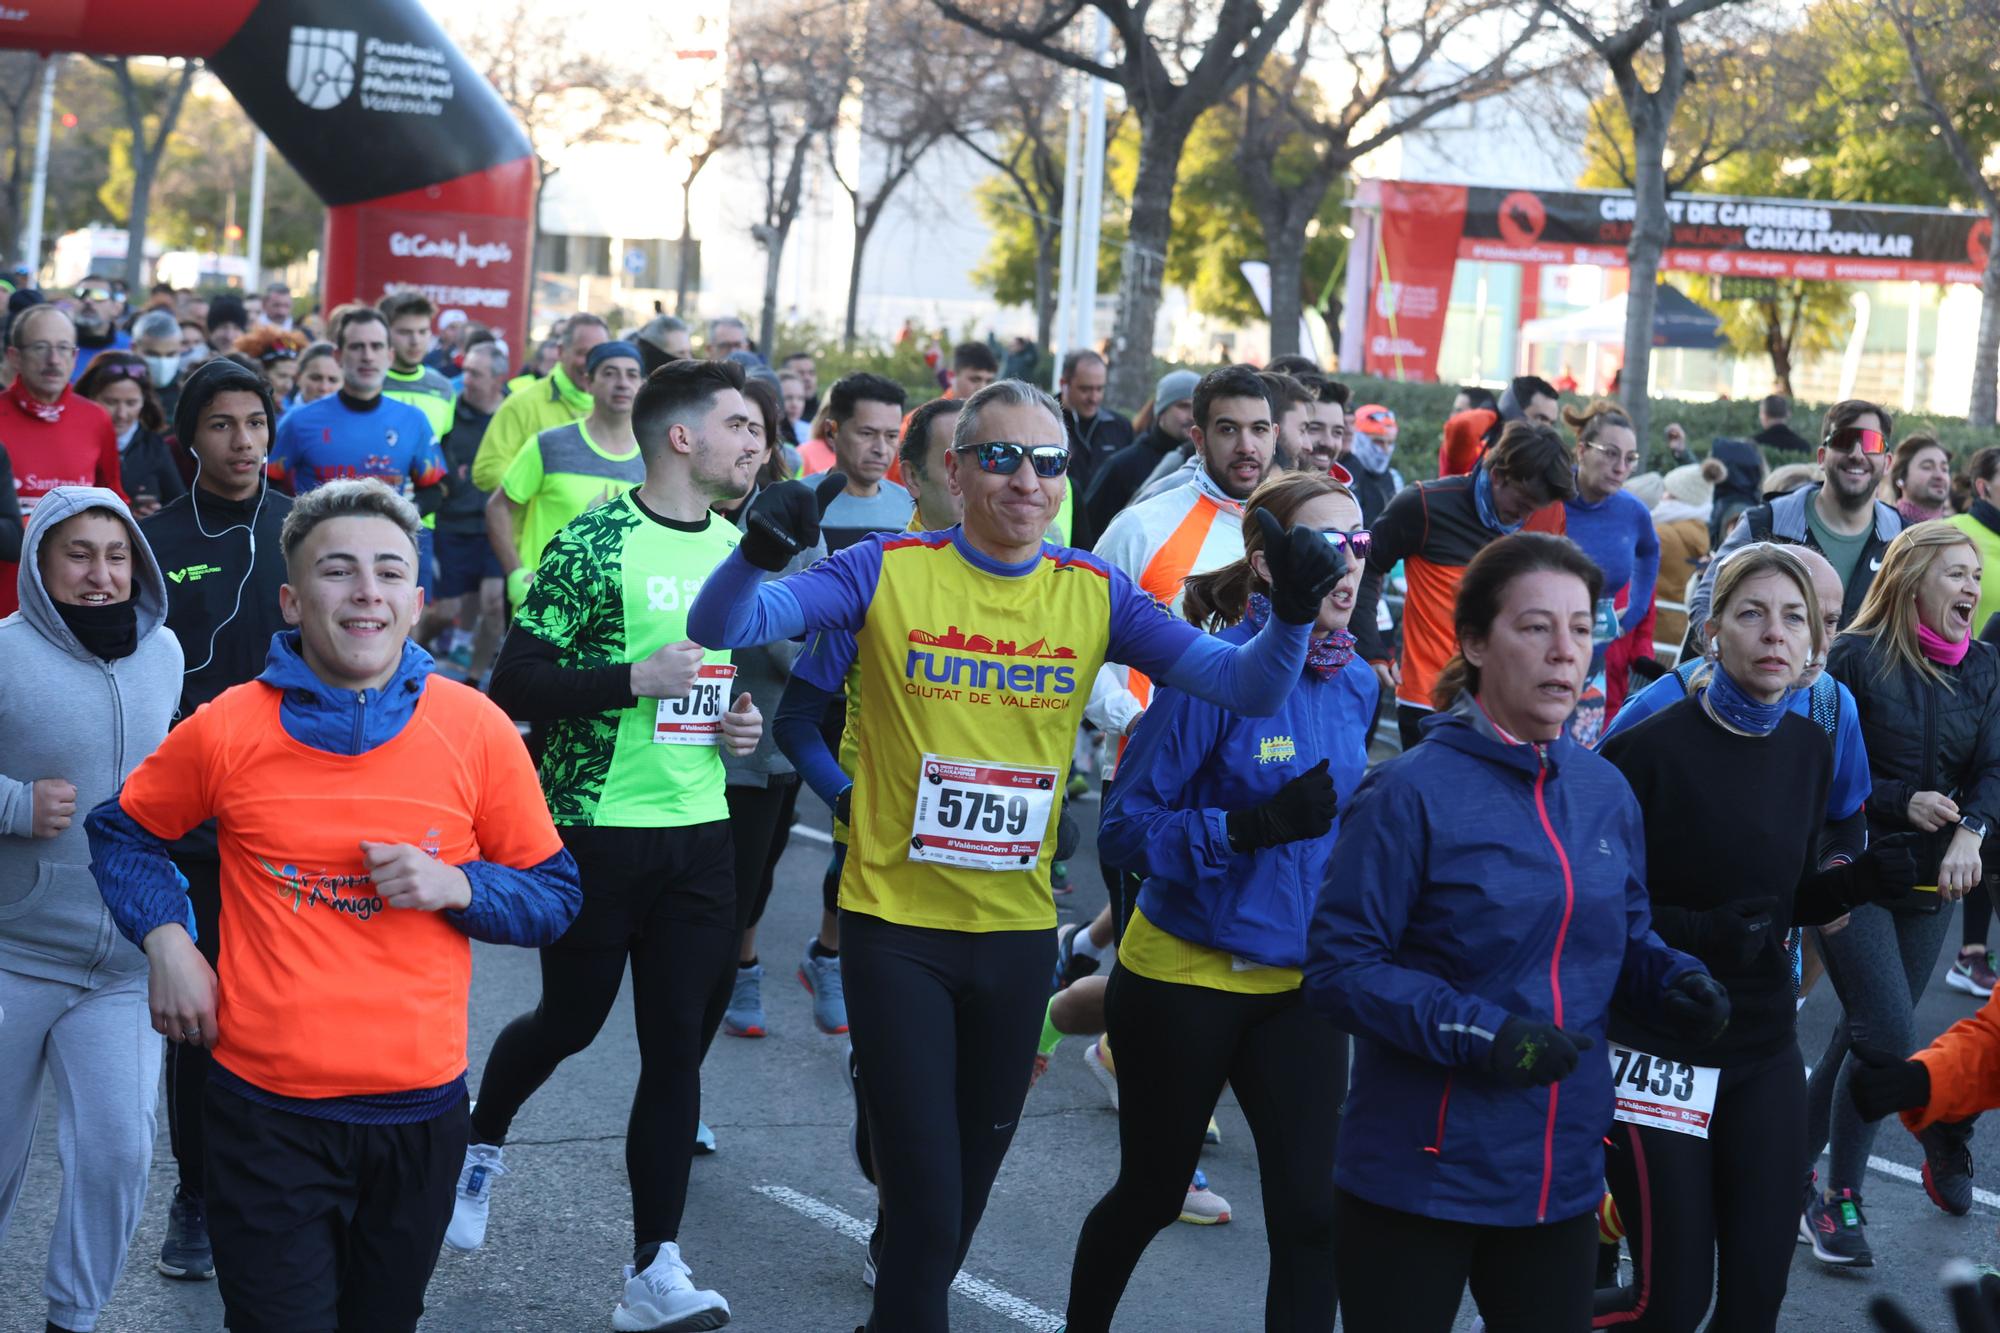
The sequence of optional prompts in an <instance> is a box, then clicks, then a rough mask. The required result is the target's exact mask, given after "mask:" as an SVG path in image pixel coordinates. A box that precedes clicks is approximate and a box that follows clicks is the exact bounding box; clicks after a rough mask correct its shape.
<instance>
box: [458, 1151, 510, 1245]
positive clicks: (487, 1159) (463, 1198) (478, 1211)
mask: <svg viewBox="0 0 2000 1333" xmlns="http://www.w3.org/2000/svg"><path fill="white" fill-rule="evenodd" d="M501 1151H502V1150H501V1149H499V1148H496V1147H494V1146H493V1145H492V1144H490V1143H472V1144H467V1145H466V1149H465V1165H464V1166H463V1167H461V1168H459V1172H458V1193H457V1196H456V1197H455V1198H453V1200H452V1203H451V1225H450V1226H448V1227H446V1228H445V1232H444V1243H445V1244H447V1245H449V1246H451V1248H453V1249H454V1250H476V1249H478V1248H479V1247H480V1245H481V1244H482V1243H483V1242H484V1241H485V1240H486V1211H487V1209H488V1208H490V1207H491V1206H492V1204H493V1179H494V1177H496V1176H504V1175H506V1174H507V1168H506V1167H504V1166H502V1165H501V1164H500V1153H501Z"/></svg>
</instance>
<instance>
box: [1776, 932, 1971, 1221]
mask: <svg viewBox="0 0 2000 1333" xmlns="http://www.w3.org/2000/svg"><path fill="white" fill-rule="evenodd" d="M1953 915H1954V914H1953V912H1952V911H1951V909H1950V908H1946V909H1945V910H1944V911H1941V912H1935V913H1922V912H1891V911H1889V910H1888V909H1887V908H1885V907H1881V906H1878V905H1876V904H1873V903H1871V904H1869V905H1868V906H1866V907H1857V908H1855V909H1854V911H1853V913H1852V914H1851V916H1850V919H1849V921H1848V925H1847V928H1846V929H1845V930H1840V931H1836V932H1835V933H1833V934H1831V935H1824V934H1823V935H1821V936H1820V938H1819V949H1820V955H1821V957H1823V958H1824V959H1825V960H1826V975H1827V980H1829V981H1831V982H1832V983H1833V990H1834V993H1835V994H1836V995H1838V996H1839V997H1840V1003H1841V1007H1842V1008H1843V1009H1844V1010H1845V1011H1846V1012H1845V1014H1844V1015H1843V1021H1841V1022H1839V1023H1836V1024H1834V1026H1833V1034H1832V1036H1831V1037H1830V1038H1829V1039H1828V1041H1827V1047H1826V1052H1825V1054H1823V1055H1822V1056H1821V1057H1820V1059H1819V1062H1818V1063H1817V1064H1815V1065H1814V1066H1813V1072H1812V1079H1811V1081H1810V1082H1809V1083H1808V1084H1807V1088H1806V1148H1807V1150H1808V1152H1810V1153H1811V1155H1812V1158H1813V1159H1817V1158H1818V1156H1819V1151H1820V1149H1821V1148H1822V1147H1824V1146H1828V1144H1829V1139H1830V1140H1831V1145H1830V1146H1831V1147H1832V1150H1833V1151H1832V1162H1831V1163H1830V1170H1829V1171H1828V1173H1827V1178H1826V1179H1825V1180H1822V1181H1821V1182H1820V1185H1821V1186H1822V1187H1823V1188H1826V1189H1831V1190H1832V1191H1834V1192H1835V1193H1839V1192H1840V1191H1841V1190H1844V1189H1851V1190H1853V1191H1854V1192H1855V1193H1856V1194H1859V1193H1861V1186H1862V1177H1863V1175H1864V1174H1866V1172H1867V1170H1868V1153H1869V1151H1870V1150H1871V1149H1872V1148H1873V1147H1874V1146H1875V1133H1876V1131H1877V1130H1879V1129H1880V1128H1881V1124H1880V1123H1879V1122H1877V1123H1875V1124H1870V1123H1869V1122H1868V1121H1866V1120H1863V1119H1862V1118H1861V1113H1860V1112H1859V1111H1857V1110H1855V1109H1854V1102H1853V1100H1852V1098H1851V1097H1850V1096H1849V1094H1848V1091H1847V1088H1848V1074H1849V1072H1850V1071H1849V1070H1848V1069H1846V1068H1845V1061H1846V1056H1847V1052H1848V1050H1849V1049H1850V1047H1851V1046H1852V1045H1853V1044H1854V1043H1856V1042H1859V1043H1861V1044H1862V1045H1866V1046H1871V1047H1874V1048H1876V1049H1878V1050H1880V1051H1882V1052H1884V1053H1885V1054H1888V1055H1899V1056H1906V1055H1913V1054H1915V1053H1916V1052H1917V1051H1918V1050H1919V1049H1920V1048H1921V1046H1922V1044H1923V1043H1921V1042H1920V1041H1919V1040H1918V1039H1917V1000H1918V999H1920V998H1921V997H1922V996H1923V993H1924V987H1925V986H1927V985H1929V984H1930V979H1931V974H1932V972H1933V971H1934V970H1935V969H1936V967H1937V961H1938V950H1939V949H1941V948H1942V947H1943V945H1944V937H1945V935H1946V934H1947V933H1948V932H1949V930H1950V928H1951V921H1952V917H1953Z"/></svg>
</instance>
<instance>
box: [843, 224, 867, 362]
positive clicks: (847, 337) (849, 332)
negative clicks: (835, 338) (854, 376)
mask: <svg viewBox="0 0 2000 1333" xmlns="http://www.w3.org/2000/svg"><path fill="white" fill-rule="evenodd" d="M874 230H875V221H874V219H873V218H870V219H868V220H867V221H865V222H864V221H863V220H862V219H861V218H860V217H858V216H857V217H856V218H855V219H854V256H853V258H851V259H849V260H848V261H847V318H846V322H845V323H844V324H842V325H841V331H840V347H841V350H842V351H844V352H851V351H853V350H854V326H855V314H856V312H857V311H858V310H859V309H860V308H861V260H862V257H863V255H864V254H865V253H866V252H867V250H868V237H869V235H870V233H872V232H873V231H874Z"/></svg>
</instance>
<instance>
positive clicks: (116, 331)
mask: <svg viewBox="0 0 2000 1333" xmlns="http://www.w3.org/2000/svg"><path fill="white" fill-rule="evenodd" d="M124 313H125V298H124V296H123V294H122V293H120V292H119V290H118V289H117V288H116V287H115V286H113V285H112V283H111V281H110V279H108V278H85V279H84V280H83V282H82V283H81V284H80V285H79V286H78V287H77V289H76V310H75V312H74V313H73V314H72V315H71V316H70V318H71V319H72V320H73V321H74V322H75V324H76V369H74V370H72V371H71V372H70V376H69V378H70V382H71V383H72V384H74V383H75V382H76V381H78V380H80V379H82V378H83V372H84V371H86V370H88V369H90V361H91V358H92V357H94V356H96V355H97V354H98V353H99V352H106V351H112V350H118V351H123V350H125V349H126V348H129V347H130V346H131V345H132V337H131V335H130V334H128V333H126V332H125V330H123V329H121V328H119V327H118V320H119V318H120V317H121V316H123V315H124Z"/></svg>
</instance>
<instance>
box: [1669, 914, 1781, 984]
mask: <svg viewBox="0 0 2000 1333" xmlns="http://www.w3.org/2000/svg"><path fill="white" fill-rule="evenodd" d="M1777 910H1778V900H1777V899H1776V898H1744V899H1742V900H1741V901H1738V902H1733V903H1724V904H1723V905H1722V906H1721V907H1715V908H1710V909H1709V910H1708V911H1706V912H1690V913H1689V914H1688V924H1689V927H1690V928H1691V929H1692V931H1693V932H1694V940H1693V948H1692V950H1691V952H1693V953H1696V954H1699V955H1700V956H1701V958H1702V960H1703V961H1704V962H1708V963H1712V964H1714V965H1715V966H1716V967H1719V968H1721V969H1723V970H1724V971H1727V972H1742V971H1744V970H1746V969H1747V968H1749V966H1750V964H1751V963H1753V962H1755V961H1756V959H1757V955H1758V954H1760V953H1762V952H1763V951H1764V948H1765V946H1766V945H1768V944H1770V942H1771V941H1772V940H1773V939H1774V938H1776V936H1777V932H1776V931H1774V930H1773V929H1772V928H1771V913H1773V912H1775V911H1777Z"/></svg>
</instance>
